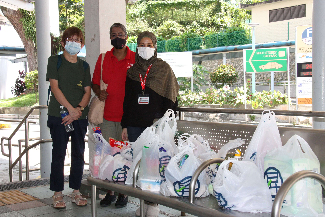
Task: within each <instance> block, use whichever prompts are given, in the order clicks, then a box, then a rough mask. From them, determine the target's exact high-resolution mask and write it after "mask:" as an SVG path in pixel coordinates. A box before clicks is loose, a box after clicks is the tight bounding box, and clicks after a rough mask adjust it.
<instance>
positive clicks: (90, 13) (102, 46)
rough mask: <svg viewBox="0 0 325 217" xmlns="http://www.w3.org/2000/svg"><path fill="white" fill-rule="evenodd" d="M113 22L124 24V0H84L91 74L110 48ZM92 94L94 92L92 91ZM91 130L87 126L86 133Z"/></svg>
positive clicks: (90, 151) (91, 143)
mask: <svg viewBox="0 0 325 217" xmlns="http://www.w3.org/2000/svg"><path fill="white" fill-rule="evenodd" d="M113 23H122V24H123V25H126V4H125V1H124V0H87V1H85V40H86V41H85V45H86V50H87V51H86V61H87V62H88V63H89V65H90V73H91V76H92V74H93V72H94V69H95V64H96V61H97V58H98V56H99V54H100V53H104V52H106V51H108V50H110V49H111V48H112V45H111V40H110V36H109V28H110V27H111V25H112V24H113ZM92 95H94V93H93V92H92ZM91 131H92V129H91V125H89V127H88V134H90V133H91ZM91 138H92V136H89V140H88V148H89V163H90V164H91V163H92V162H91V160H92V153H93V150H94V143H93V141H92V140H91Z"/></svg>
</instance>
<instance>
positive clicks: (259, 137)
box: [243, 111, 282, 173]
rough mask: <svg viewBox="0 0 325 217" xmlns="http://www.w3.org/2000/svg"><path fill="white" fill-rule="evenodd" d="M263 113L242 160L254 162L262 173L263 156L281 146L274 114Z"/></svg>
mask: <svg viewBox="0 0 325 217" xmlns="http://www.w3.org/2000/svg"><path fill="white" fill-rule="evenodd" d="M264 112H265V113H264ZM264 112H263V113H262V117H261V121H260V123H259V124H258V126H257V128H256V130H255V132H254V135H253V137H252V140H251V141H250V143H249V145H248V146H247V149H246V151H245V155H244V158H243V160H251V161H254V162H255V164H256V165H257V167H258V168H259V169H260V171H261V172H262V173H263V172H264V157H265V155H266V154H267V153H268V152H270V151H272V150H274V149H277V148H279V147H281V146H282V142H281V137H280V133H279V129H278V126H277V124H276V121H275V114H274V112H272V111H271V112H270V111H264Z"/></svg>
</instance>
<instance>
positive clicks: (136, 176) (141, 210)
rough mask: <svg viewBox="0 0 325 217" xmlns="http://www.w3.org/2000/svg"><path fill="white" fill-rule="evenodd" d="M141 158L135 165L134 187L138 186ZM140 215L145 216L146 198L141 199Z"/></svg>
mask: <svg viewBox="0 0 325 217" xmlns="http://www.w3.org/2000/svg"><path fill="white" fill-rule="evenodd" d="M140 162H141V159H140V160H139V161H138V163H137V164H136V165H135V167H134V171H133V188H136V187H137V178H138V173H139V167H140ZM140 217H144V200H142V199H140Z"/></svg>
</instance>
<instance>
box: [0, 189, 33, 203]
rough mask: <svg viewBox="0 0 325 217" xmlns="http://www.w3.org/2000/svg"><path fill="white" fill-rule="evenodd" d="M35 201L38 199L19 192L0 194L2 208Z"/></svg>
mask: <svg viewBox="0 0 325 217" xmlns="http://www.w3.org/2000/svg"><path fill="white" fill-rule="evenodd" d="M33 200H37V198H35V197H33V196H30V195H28V194H26V193H23V192H21V191H18V190H12V191H6V192H0V203H1V204H0V206H4V205H11V204H16V203H22V202H28V201H33Z"/></svg>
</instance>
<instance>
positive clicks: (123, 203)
mask: <svg viewBox="0 0 325 217" xmlns="http://www.w3.org/2000/svg"><path fill="white" fill-rule="evenodd" d="M127 204H128V196H126V197H125V196H124V195H123V196H120V195H119V196H118V198H117V201H116V203H115V207H116V208H123V207H125V206H126V205H127Z"/></svg>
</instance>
